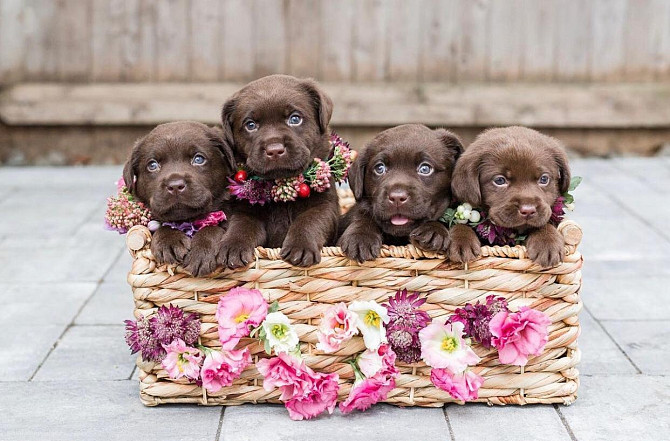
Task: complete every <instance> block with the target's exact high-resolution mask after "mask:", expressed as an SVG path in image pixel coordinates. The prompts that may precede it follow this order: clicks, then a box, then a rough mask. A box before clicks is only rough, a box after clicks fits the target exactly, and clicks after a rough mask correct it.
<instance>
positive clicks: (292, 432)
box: [219, 404, 449, 441]
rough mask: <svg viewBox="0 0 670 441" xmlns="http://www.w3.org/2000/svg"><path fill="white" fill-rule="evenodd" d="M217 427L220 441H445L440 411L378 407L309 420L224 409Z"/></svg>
mask: <svg viewBox="0 0 670 441" xmlns="http://www.w3.org/2000/svg"><path fill="white" fill-rule="evenodd" d="M223 421H224V422H223V427H222V428H221V437H220V438H219V439H220V440H222V441H256V440H264V441H274V440H277V441H280V440H318V441H331V440H332V441H342V440H346V439H350V440H365V441H389V440H421V441H433V440H435V441H437V440H439V441H444V440H448V439H449V427H448V426H447V422H446V420H445V417H444V413H443V412H442V409H441V408H437V409H434V408H426V409H421V408H410V407H408V408H401V407H395V406H390V405H387V404H380V405H376V406H373V407H372V408H370V409H369V410H367V411H365V412H353V413H351V414H349V415H347V416H343V415H342V414H341V413H340V412H339V410H337V409H336V410H335V412H334V413H333V414H332V415H328V414H325V415H321V416H319V417H318V418H316V419H313V420H309V421H299V422H295V421H291V420H290V419H289V417H288V411H287V410H286V409H285V408H284V406H281V405H252V404H244V405H242V406H231V407H227V408H226V410H225V413H224V418H223Z"/></svg>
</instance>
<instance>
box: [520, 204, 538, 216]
mask: <svg viewBox="0 0 670 441" xmlns="http://www.w3.org/2000/svg"><path fill="white" fill-rule="evenodd" d="M535 213H537V209H536V208H535V206H534V205H522V206H521V207H519V214H521V216H523V217H531V216H532V215H534V214H535Z"/></svg>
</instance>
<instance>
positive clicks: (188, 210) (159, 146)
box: [123, 121, 235, 276]
mask: <svg viewBox="0 0 670 441" xmlns="http://www.w3.org/2000/svg"><path fill="white" fill-rule="evenodd" d="M196 157H198V159H196ZM234 169H235V161H234V158H233V153H232V150H231V149H230V147H229V146H228V145H227V144H226V142H225V141H224V139H223V132H222V131H221V130H220V129H213V128H210V127H207V126H206V125H204V124H201V123H198V122H191V121H180V122H173V123H167V124H161V125H159V126H158V127H156V128H155V129H153V130H152V131H151V132H150V133H149V134H148V135H146V136H145V137H144V138H142V139H140V140H138V141H137V143H136V144H135V146H134V147H133V150H132V152H131V154H130V158H129V159H128V162H127V163H126V165H125V167H124V169H123V178H124V180H125V182H126V185H127V186H128V188H129V190H130V191H131V193H132V194H133V195H135V196H136V197H137V199H138V200H139V201H141V202H143V203H144V204H145V205H147V206H148V207H149V210H150V211H151V213H152V215H153V217H154V219H156V220H158V221H161V222H190V221H193V220H195V219H198V218H202V217H204V216H206V215H207V214H208V213H210V212H212V211H218V210H221V209H224V205H225V201H226V200H227V199H228V197H229V194H228V191H227V190H226V188H225V185H222V182H225V181H226V177H227V176H229V175H230V174H231V173H233V171H234ZM224 211H225V212H226V213H228V210H224ZM224 232H225V230H224V229H223V228H221V227H218V226H210V227H205V228H203V229H202V230H200V231H198V232H197V233H196V234H195V235H194V236H193V238H192V239H191V238H189V237H188V236H186V234H184V233H183V232H181V231H179V230H174V229H172V228H170V227H167V226H162V227H160V228H159V229H158V230H157V231H156V232H155V233H154V234H153V237H152V240H151V251H152V253H153V255H154V257H156V259H157V260H158V261H159V262H164V263H175V264H184V267H185V268H186V270H187V271H189V272H190V273H191V274H193V275H195V276H203V275H206V274H209V273H211V272H212V271H214V269H215V268H216V253H217V250H218V246H219V244H220V242H221V241H222V239H223V234H224Z"/></svg>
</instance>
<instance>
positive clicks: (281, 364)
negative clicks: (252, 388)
mask: <svg viewBox="0 0 670 441" xmlns="http://www.w3.org/2000/svg"><path fill="white" fill-rule="evenodd" d="M256 368H257V369H258V372H260V373H261V375H263V378H264V379H263V388H264V389H265V390H267V391H271V390H272V389H274V388H276V387H278V388H280V390H281V391H282V395H281V397H279V399H280V400H282V401H287V400H290V399H291V398H294V397H298V396H304V395H306V394H307V393H308V391H309V390H310V388H311V387H312V385H311V383H312V379H313V377H314V371H313V370H312V369H310V368H309V367H308V366H306V365H305V362H304V361H303V360H300V359H298V358H296V357H294V356H292V355H289V354H287V353H284V352H282V353H279V354H278V355H277V356H276V357H272V358H266V359H262V360H258V362H257V363H256Z"/></svg>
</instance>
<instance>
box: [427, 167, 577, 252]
mask: <svg viewBox="0 0 670 441" xmlns="http://www.w3.org/2000/svg"><path fill="white" fill-rule="evenodd" d="M581 182H582V178H581V177H579V176H575V177H573V178H572V179H571V180H570V185H569V188H568V191H566V192H565V193H563V194H562V195H561V196H559V197H558V198H556V201H555V202H554V205H553V206H552V207H551V217H550V219H549V222H551V223H552V224H553V225H555V226H558V224H560V223H561V221H562V220H563V216H564V215H565V212H566V210H568V211H573V210H574V209H575V198H574V196H573V195H572V193H571V192H572V191H574V190H575V189H576V188H577V186H579V184H580V183H581ZM440 221H441V222H443V223H445V224H447V226H449V227H451V226H453V225H455V224H465V225H468V226H470V227H471V228H473V229H474V230H475V233H477V236H479V238H480V239H481V240H483V241H484V242H487V243H488V244H489V245H499V246H505V245H509V246H514V245H520V244H522V243H523V242H524V241H525V240H526V237H527V235H526V234H518V233H517V232H516V230H514V229H513V228H506V227H501V226H499V225H496V224H495V222H493V221H492V220H491V219H489V218H488V217H487V216H486V213H484V212H483V211H481V210H479V209H475V208H473V207H472V205H470V204H468V203H467V202H466V203H463V204H460V205H458V206H457V207H456V208H447V210H446V211H445V212H444V214H443V215H442V217H440Z"/></svg>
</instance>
